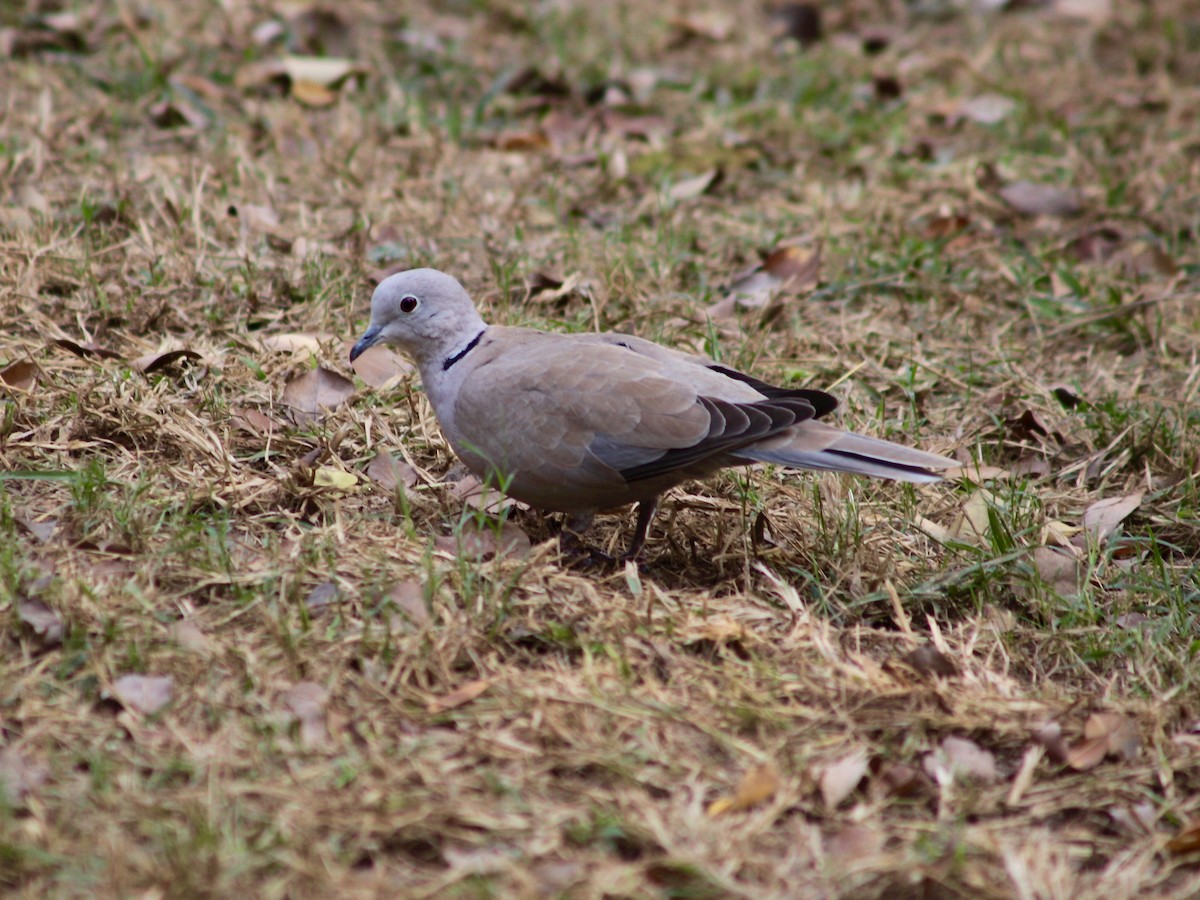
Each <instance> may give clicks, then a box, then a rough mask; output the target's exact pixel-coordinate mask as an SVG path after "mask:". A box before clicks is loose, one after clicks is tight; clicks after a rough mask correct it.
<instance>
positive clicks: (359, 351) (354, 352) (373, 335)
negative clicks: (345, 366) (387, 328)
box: [350, 328, 379, 362]
mask: <svg viewBox="0 0 1200 900" xmlns="http://www.w3.org/2000/svg"><path fill="white" fill-rule="evenodd" d="M377 340H379V329H378V328H368V329H367V332H366V334H364V335H363V336H362V337H360V338H359V339H358V343H357V344H355V345H354V346H353V347H351V348H350V362H354V361H355V360H356V359H358V358H359V357H360V356H362V355H363V351H364V350H367V349H368V348H370V347H373V346H375V342H376V341H377Z"/></svg>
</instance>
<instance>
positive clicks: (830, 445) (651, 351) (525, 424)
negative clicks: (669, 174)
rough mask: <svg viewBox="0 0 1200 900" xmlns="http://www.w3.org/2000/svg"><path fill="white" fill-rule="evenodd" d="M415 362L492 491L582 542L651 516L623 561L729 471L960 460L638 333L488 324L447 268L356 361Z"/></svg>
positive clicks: (920, 466)
mask: <svg viewBox="0 0 1200 900" xmlns="http://www.w3.org/2000/svg"><path fill="white" fill-rule="evenodd" d="M376 344H390V345H393V346H395V347H397V348H399V349H400V350H401V351H403V352H404V353H406V354H407V355H409V356H410V357H412V359H413V360H414V362H416V364H417V366H418V368H419V370H420V375H421V382H422V384H423V386H424V389H425V393H426V396H427V397H428V399H429V402H430V405H431V406H432V407H433V412H434V415H435V416H436V417H437V420H438V424H439V426H440V427H441V430H442V433H443V434H444V435H445V437H446V440H447V441H448V442H449V444H450V446H451V448H453V450H454V452H455V453H456V454H457V455H458V457H459V458H460V459H461V460H462V461H463V463H464V464H466V466H467V468H468V469H470V470H471V471H472V472H474V473H475V474H476V475H477V476H478V477H479V478H480V479H481V480H482V481H484V483H488V484H491V485H492V486H493V487H497V488H499V489H500V490H501V491H503V492H504V493H506V494H508V495H509V496H510V497H513V498H515V499H517V500H520V501H522V502H524V503H527V504H529V505H530V506H533V507H537V508H539V509H543V510H547V511H553V512H559V513H565V514H566V515H567V521H566V525H565V528H566V531H567V532H568V533H570V534H572V535H576V536H579V535H582V534H583V533H584V532H585V531H586V529H587V528H588V527H589V526H590V525H591V523H592V518H593V517H594V516H595V514H596V513H597V512H600V511H603V510H611V509H617V508H620V507H624V506H627V505H629V504H633V503H636V504H638V514H637V524H636V526H635V530H634V535H633V539H632V541H631V543H630V545H629V548H628V551H627V553H626V555H625V556H626V558H628V559H637V558H638V557H639V556H640V555H641V553H642V551H643V549H644V547H645V543H646V539H647V535H648V533H649V529H650V524H651V521H652V519H653V517H654V512H655V510H656V508H657V506H658V501H659V497H661V495H662V494H663V493H664V492H665V491H667V490H669V489H670V488H672V487H674V486H675V485H677V484H679V483H680V482H683V481H687V480H690V479H699V478H704V477H705V476H708V475H712V474H713V473H715V472H717V471H718V470H720V469H723V468H726V467H728V466H747V465H753V464H756V463H773V464H776V465H779V466H786V467H790V468H795V469H817V470H826V471H833V472H849V473H853V474H856V475H868V476H874V477H877V478H888V479H893V480H896V481H909V482H918V483H925V482H934V481H939V480H940V479H941V475H939V474H938V471H939V470H941V469H945V468H948V467H951V466H955V465H957V463H956V462H955V461H954V460H951V459H947V458H946V457H943V456H937V455H935V454H933V453H926V452H924V451H921V450H915V449H911V448H909V447H905V446H902V445H899V444H894V443H891V442H889V441H884V440H880V439H877V438H872V437H867V436H866V435H861V434H856V433H854V432H852V431H845V430H842V429H839V428H837V427H835V426H832V425H829V424H827V423H825V422H822V421H819V420H820V419H822V418H823V417H825V416H827V415H829V413H831V412H833V410H834V408H835V407H836V406H837V399H836V398H834V397H833V396H832V395H831V394H827V393H825V392H824V391H819V390H812V389H807V388H786V387H776V386H773V385H771V384H768V383H767V382H765V381H760V380H759V379H758V378H755V377H754V376H752V375H747V374H745V373H743V372H739V371H737V370H735V369H732V368H730V367H728V366H725V365H722V364H721V363H719V362H715V361H713V360H711V359H707V358H704V357H701V356H693V355H691V354H688V353H684V352H681V351H678V350H673V349H670V348H668V347H664V346H662V345H661V344H657V343H654V342H653V341H648V340H645V339H643V338H639V337H635V336H633V335H629V334H619V333H615V332H604V333H587V334H560V333H555V332H548V331H539V330H536V329H533V328H517V327H507V326H501V325H489V324H488V323H487V322H485V321H484V320H483V319H482V318H481V317H480V315H479V312H478V311H477V310H476V308H475V304H474V302H473V301H472V299H471V297H470V295H469V294H468V293H467V292H466V290H465V289H464V288H463V286H462V285H461V284H460V283H459V282H458V281H457V280H456V279H455V278H454V277H452V276H450V275H447V274H446V273H444V272H440V271H438V270H436V269H410V270H408V271H404V272H399V273H396V274H394V275H390V276H389V277H387V278H385V279H384V280H383V281H381V282H380V283H379V285H378V286H377V287H376V288H375V292H374V294H373V295H372V297H371V319H370V323H369V325H368V327H367V330H366V332H365V333H364V334H363V335H362V337H361V338H360V339H359V340H358V342H357V343H355V344H354V347H353V348H352V349H351V351H350V360H351V361H352V362H353V361H354V360H355V359H356V358H358V356H359V355H360V354H361V353H363V351H365V350H366V349H367V348H369V347H373V346H375V345H376Z"/></svg>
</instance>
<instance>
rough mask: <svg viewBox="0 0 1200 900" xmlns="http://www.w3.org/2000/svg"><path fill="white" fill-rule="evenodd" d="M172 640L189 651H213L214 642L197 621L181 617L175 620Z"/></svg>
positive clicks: (171, 631)
mask: <svg viewBox="0 0 1200 900" xmlns="http://www.w3.org/2000/svg"><path fill="white" fill-rule="evenodd" d="M170 633H171V640H173V641H174V642H175V643H176V644H178V645H179V646H180V647H182V648H183V649H184V650H187V651H188V652H189V653H197V654H201V655H204V654H208V653H211V652H212V643H211V642H210V641H209V639H208V635H206V634H205V633H204V632H203V631H201V630H200V628H199V626H197V625H196V623H195V622H192V621H189V620H188V619H180V620H179V621H177V622H173V623H172V624H171V628H170Z"/></svg>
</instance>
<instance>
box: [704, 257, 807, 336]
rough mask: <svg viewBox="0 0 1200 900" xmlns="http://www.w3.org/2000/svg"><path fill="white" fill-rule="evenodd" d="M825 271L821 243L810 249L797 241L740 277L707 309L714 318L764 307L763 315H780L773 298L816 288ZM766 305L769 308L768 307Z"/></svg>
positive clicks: (764, 316)
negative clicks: (721, 297)
mask: <svg viewBox="0 0 1200 900" xmlns="http://www.w3.org/2000/svg"><path fill="white" fill-rule="evenodd" d="M820 273H821V246H820V245H819V244H818V245H816V246H815V247H811V248H806V247H801V246H797V245H794V244H784V245H781V246H779V247H776V248H775V249H774V250H772V251H771V252H770V253H769V254H767V256H766V258H765V259H764V260H763V262H762V265H760V266H755V267H754V268H752V269H749V270H747V271H745V272H743V273H741V274H740V275H738V276H736V277H735V278H734V280H733V283H732V284H731V285H730V287H729V293H728V294H726V296H725V299H723V300H719V301H717V302H716V303H714V304H713V305H712V306H710V307H709V308H708V310H707V312H708V315H709V316H710V317H712V318H714V319H719V318H729V317H731V316H733V315H735V314H736V313H737V312H738V310H743V309H763V314H762V317H763V319H764V320H765V319H767V318H768V316H769V314H770V315H773V314H777V312H778V309H774V308H773V307H774V304H773V303H772V301H773V300H775V299H776V297H777V295H778V294H781V293H784V292H788V293H793V294H799V293H803V292H804V291H807V290H810V289H812V288H814V287H816V285H817V283H818V281H819V279H820ZM764 307H765V309H764Z"/></svg>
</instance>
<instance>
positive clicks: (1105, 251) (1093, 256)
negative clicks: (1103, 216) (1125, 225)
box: [1063, 225, 1125, 263]
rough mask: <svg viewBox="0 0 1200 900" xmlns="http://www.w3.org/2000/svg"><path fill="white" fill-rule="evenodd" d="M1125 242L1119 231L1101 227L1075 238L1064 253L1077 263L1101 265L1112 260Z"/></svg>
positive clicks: (1104, 226)
mask: <svg viewBox="0 0 1200 900" xmlns="http://www.w3.org/2000/svg"><path fill="white" fill-rule="evenodd" d="M1124 240H1125V238H1124V236H1123V235H1122V234H1121V232H1119V231H1117V229H1115V228H1112V227H1110V226H1108V225H1101V226H1099V227H1097V228H1092V229H1089V230H1088V231H1085V232H1084V233H1083V234H1081V235H1079V236H1078V237H1076V238H1074V239H1073V240H1072V241H1071V242H1070V243H1068V244H1067V245H1066V247H1064V248H1063V252H1064V253H1065V254H1066V255H1067V256H1069V257H1070V258H1072V259H1074V260H1075V261H1077V262H1087V263H1100V262H1104V261H1106V260H1108V259H1111V258H1112V257H1113V255H1114V254H1115V253H1116V252H1117V250H1118V249H1119V248H1120V247H1121V245H1122V244H1123V243H1124Z"/></svg>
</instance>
